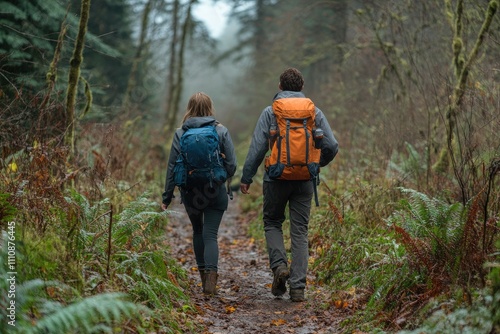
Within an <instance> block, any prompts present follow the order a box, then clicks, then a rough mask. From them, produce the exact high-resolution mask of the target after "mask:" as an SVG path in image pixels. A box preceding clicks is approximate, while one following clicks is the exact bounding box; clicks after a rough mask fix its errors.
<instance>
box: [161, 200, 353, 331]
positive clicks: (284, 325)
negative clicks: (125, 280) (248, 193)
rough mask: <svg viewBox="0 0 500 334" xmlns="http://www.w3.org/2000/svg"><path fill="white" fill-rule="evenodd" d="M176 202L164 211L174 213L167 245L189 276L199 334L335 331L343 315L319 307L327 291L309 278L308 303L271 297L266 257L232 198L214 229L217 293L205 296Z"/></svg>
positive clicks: (188, 233) (187, 226)
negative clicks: (217, 260)
mask: <svg viewBox="0 0 500 334" xmlns="http://www.w3.org/2000/svg"><path fill="white" fill-rule="evenodd" d="M177 203H178V202H177V201H176V204H175V205H172V206H171V207H169V209H171V210H174V211H175V213H172V214H171V215H170V223H169V226H168V235H169V240H170V247H171V251H172V253H173V256H174V257H175V258H177V259H178V261H179V262H180V263H182V265H183V266H184V267H185V268H186V269H187V270H188V272H189V279H190V285H189V286H190V288H189V290H190V291H189V293H190V294H191V298H192V300H193V301H194V303H195V305H196V307H197V308H198V310H199V311H200V315H198V316H197V319H196V320H197V321H199V323H201V324H203V326H204V327H205V330H204V331H203V333H213V334H216V333H220V334H226V333H227V334H229V333H239V334H246V333H248V334H250V333H251V334H254V333H294V334H307V333H340V332H339V331H338V330H337V324H338V323H339V321H341V320H342V318H343V317H342V315H341V314H340V311H336V310H335V309H333V310H331V309H326V310H325V308H324V307H323V308H322V307H321V305H325V303H324V298H327V297H326V296H327V293H325V292H324V291H323V290H322V288H321V287H318V286H315V285H314V280H313V277H309V278H308V288H307V289H306V297H307V302H304V303H292V302H291V301H290V299H289V296H288V293H287V294H285V295H284V296H283V297H282V298H276V297H274V296H273V295H272V294H271V282H272V274H271V270H270V269H269V267H268V265H269V262H268V257H267V254H265V252H262V251H261V250H259V249H258V247H257V246H256V245H255V244H254V243H253V242H252V240H251V239H250V238H249V237H248V236H247V235H246V229H247V227H248V217H246V216H244V215H241V214H240V212H239V209H238V195H237V194H235V195H234V200H233V201H230V207H229V209H228V211H227V212H226V213H225V215H224V217H223V221H222V223H221V228H220V230H219V281H218V284H217V285H218V289H219V292H218V295H216V296H215V297H212V298H206V297H204V296H203V295H202V293H201V283H200V278H199V273H198V272H197V271H196V270H195V269H194V267H196V263H195V260H194V254H193V248H192V237H191V233H192V229H191V224H190V223H189V220H188V218H187V216H186V214H185V211H184V210H183V207H182V205H180V204H177ZM344 316H345V315H344Z"/></svg>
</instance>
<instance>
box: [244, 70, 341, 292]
mask: <svg viewBox="0 0 500 334" xmlns="http://www.w3.org/2000/svg"><path fill="white" fill-rule="evenodd" d="M303 87H304V78H303V76H302V74H301V73H300V71H299V70H297V69H295V68H288V69H286V70H285V71H284V72H283V73H282V74H281V75H280V82H279V89H280V92H278V93H277V94H276V95H275V96H274V98H273V104H272V105H270V106H268V107H266V108H265V109H264V110H263V111H262V113H261V115H260V117H259V120H258V121H257V125H256V127H255V130H254V132H253V137H252V142H251V144H250V148H249V151H248V154H247V157H246V160H245V164H244V167H243V175H242V177H241V185H240V189H241V192H242V193H243V194H248V193H249V188H250V185H251V183H252V178H253V177H254V176H255V174H256V172H257V169H258V168H259V166H260V164H261V163H262V161H263V160H264V158H265V157H266V153H267V152H268V151H269V150H271V155H270V156H268V157H267V158H266V172H265V174H264V180H263V181H264V182H263V186H262V187H263V195H264V203H263V221H264V231H265V236H266V243H267V250H268V254H269V264H270V267H271V269H272V271H273V275H274V279H273V284H272V289H271V292H272V294H273V295H275V296H282V295H284V294H285V293H286V290H287V289H286V283H287V281H288V283H289V285H290V299H291V300H292V301H294V302H302V301H305V296H304V289H305V287H306V275H307V265H308V258H309V249H308V236H307V231H308V223H309V215H310V211H311V201H312V198H313V195H316V196H317V193H316V185H317V180H318V173H319V167H323V166H326V165H327V164H328V163H330V162H331V161H332V160H333V158H334V157H335V156H336V154H337V152H338V142H337V140H336V139H335V137H334V135H333V132H332V130H331V128H330V125H329V124H328V122H327V120H326V118H325V115H324V114H323V112H322V111H321V110H320V109H319V108H317V107H315V106H314V104H313V102H312V101H311V100H310V99H308V98H306V97H305V95H304V94H303V93H302V89H303ZM316 202H317V197H316ZM287 204H288V208H289V217H290V238H291V265H290V268H288V259H287V254H286V250H285V245H284V241H283V230H282V226H283V222H284V220H285V209H286V206H287Z"/></svg>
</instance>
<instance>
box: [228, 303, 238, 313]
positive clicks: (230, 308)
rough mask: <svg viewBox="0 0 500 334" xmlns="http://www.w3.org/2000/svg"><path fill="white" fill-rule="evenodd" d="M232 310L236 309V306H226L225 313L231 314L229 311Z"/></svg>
mask: <svg viewBox="0 0 500 334" xmlns="http://www.w3.org/2000/svg"><path fill="white" fill-rule="evenodd" d="M234 311H236V307H234V306H231V305H228V306H226V313H227V314H231V313H233V312H234Z"/></svg>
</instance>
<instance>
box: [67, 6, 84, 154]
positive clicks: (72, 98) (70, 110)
mask: <svg viewBox="0 0 500 334" xmlns="http://www.w3.org/2000/svg"><path fill="white" fill-rule="evenodd" d="M89 12H90V0H82V5H81V8H80V23H79V25H78V35H77V36H76V41H75V48H74V49H73V56H72V57H71V60H70V69H69V77H68V91H67V93H66V113H67V119H66V131H67V132H66V138H65V139H66V140H65V141H66V144H67V145H69V146H70V149H71V152H72V153H74V150H75V128H76V124H75V123H76V117H75V103H76V95H77V90H78V80H79V78H80V66H81V64H82V61H83V49H84V46H85V34H86V32H87V23H88V20H89Z"/></svg>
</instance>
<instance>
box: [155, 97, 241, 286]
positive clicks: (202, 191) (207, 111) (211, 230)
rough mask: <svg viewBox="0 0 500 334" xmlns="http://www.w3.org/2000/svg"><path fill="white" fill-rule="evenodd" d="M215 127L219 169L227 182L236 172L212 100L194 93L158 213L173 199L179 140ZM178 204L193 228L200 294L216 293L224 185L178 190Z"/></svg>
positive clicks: (227, 138) (230, 145)
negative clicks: (195, 130)
mask: <svg viewBox="0 0 500 334" xmlns="http://www.w3.org/2000/svg"><path fill="white" fill-rule="evenodd" d="M207 125H212V126H215V129H216V132H217V135H218V137H219V146H220V153H221V154H220V156H221V157H222V160H223V166H224V169H225V171H226V172H227V177H228V178H230V177H232V176H233V175H234V172H235V171H236V156H235V152H234V146H233V142H232V140H231V136H230V135H229V132H228V130H227V128H226V127H224V126H223V125H222V124H220V123H219V122H217V120H216V119H215V118H214V108H213V103H212V100H211V99H210V97H209V96H208V95H206V94H205V93H196V94H194V95H193V96H191V98H190V99H189V102H188V105H187V110H186V114H185V115H184V118H183V120H182V127H181V128H179V129H177V131H176V132H175V136H174V139H173V142H172V147H171V149H170V157H169V159H168V169H167V179H166V182H165V192H164V193H163V196H162V197H163V201H162V209H163V210H166V209H167V208H168V206H169V204H170V203H171V202H172V198H174V188H175V183H174V167H175V163H176V161H177V160H178V157H179V154H180V151H181V147H180V139H181V136H182V135H183V134H184V132H185V131H187V130H188V129H190V128H200V127H203V126H207ZM180 193H181V200H182V203H183V204H184V207H185V209H186V212H187V214H188V217H189V220H190V221H191V225H192V226H193V248H194V254H195V257H196V264H197V266H198V270H199V272H200V277H201V281H202V286H203V292H204V293H205V294H208V295H213V294H215V293H216V284H217V265H218V260H219V246H218V244H217V234H218V231H219V226H220V222H221V220H222V216H223V214H224V211H226V210H227V206H228V198H227V192H226V188H225V184H224V183H222V184H220V183H212V182H210V183H205V184H196V185H195V186H194V187H193V188H191V187H190V188H189V189H186V188H180Z"/></svg>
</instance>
